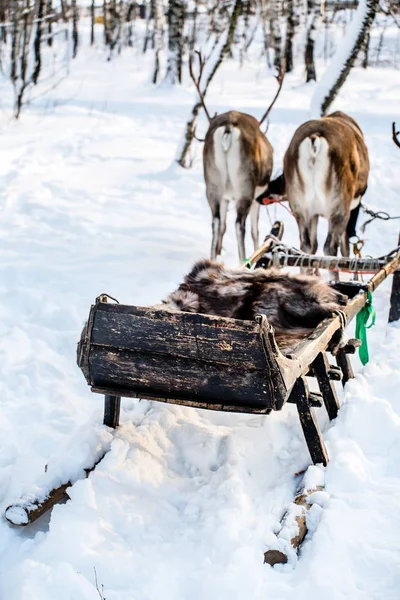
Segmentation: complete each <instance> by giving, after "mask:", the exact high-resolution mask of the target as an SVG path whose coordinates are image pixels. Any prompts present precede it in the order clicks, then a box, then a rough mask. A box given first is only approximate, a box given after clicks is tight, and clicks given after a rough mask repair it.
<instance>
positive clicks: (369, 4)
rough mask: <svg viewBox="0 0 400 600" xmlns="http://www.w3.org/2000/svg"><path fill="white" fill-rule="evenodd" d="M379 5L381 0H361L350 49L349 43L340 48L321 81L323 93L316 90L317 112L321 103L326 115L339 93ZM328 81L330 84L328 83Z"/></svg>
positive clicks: (351, 34)
mask: <svg viewBox="0 0 400 600" xmlns="http://www.w3.org/2000/svg"><path fill="white" fill-rule="evenodd" d="M378 7H379V0H360V2H359V4H358V8H357V10H356V13H355V15H354V18H353V21H352V23H351V28H350V30H349V32H348V34H347V35H348V36H349V41H350V42H351V43H350V50H349V51H347V52H346V49H347V48H348V46H347V44H346V45H344V46H342V47H340V48H339V51H338V53H337V54H336V55H335V57H334V59H333V63H332V68H331V69H330V68H329V67H328V71H327V73H326V75H324V78H323V80H322V81H321V84H320V86H321V91H322V93H321V92H319V90H318V89H317V90H316V92H319V93H318V94H316V95H315V96H314V98H313V112H316V110H317V106H318V104H319V106H320V113H321V114H323V115H324V114H325V113H326V111H327V110H328V108H329V106H330V105H331V104H332V102H333V101H334V99H335V98H336V96H337V95H338V93H339V90H340V88H341V87H342V85H343V84H344V82H345V81H346V79H347V76H348V75H349V73H350V71H351V69H352V67H353V66H354V63H355V61H356V59H357V56H358V54H359V52H360V50H361V48H362V47H363V45H364V43H365V38H366V36H367V34H368V32H369V31H370V29H371V25H372V23H373V21H374V19H375V14H376V11H377V9H378ZM328 83H329V85H327V84H328ZM325 90H327V91H325ZM320 94H321V95H320ZM321 96H322V97H321Z"/></svg>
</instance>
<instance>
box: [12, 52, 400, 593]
mask: <svg viewBox="0 0 400 600" xmlns="http://www.w3.org/2000/svg"><path fill="white" fill-rule="evenodd" d="M148 60H149V59H148V58H146V59H145V60H143V57H142V56H141V55H140V54H134V53H128V52H126V53H125V54H123V55H122V56H121V57H119V58H118V60H115V61H114V62H111V63H105V62H104V55H103V54H102V53H100V52H96V51H95V50H93V51H89V50H87V51H85V52H82V53H81V54H79V55H78V58H77V60H76V62H75V63H74V65H73V68H71V73H70V76H69V78H68V79H66V80H65V81H64V82H63V83H62V84H61V85H60V86H59V87H58V88H56V89H55V90H54V91H53V92H52V93H51V95H46V96H43V97H39V98H38V99H37V100H36V102H35V103H33V104H32V106H31V107H29V108H28V109H26V110H25V112H24V113H23V115H22V118H21V120H20V121H19V122H15V121H10V119H9V112H8V110H7V106H8V105H7V97H5V98H6V99H5V100H3V113H2V116H1V121H0V139H1V144H0V176H1V188H0V194H1V200H0V239H1V245H0V258H1V260H0V291H1V294H0V306H1V310H0V332H1V339H0V356H1V361H0V371H1V376H0V431H1V435H0V510H1V512H2V513H3V512H4V509H5V508H6V507H7V506H8V505H9V504H10V503H12V502H13V501H14V500H15V499H17V498H18V497H20V496H21V495H23V494H29V493H35V492H38V487H39V491H40V489H42V490H43V489H45V486H46V485H49V484H50V485H51V484H56V483H61V481H66V480H68V478H72V479H73V480H77V479H79V478H80V477H82V476H83V468H84V467H86V466H89V465H90V464H91V462H92V460H93V457H94V456H98V455H100V453H101V451H102V449H106V448H110V452H109V453H108V454H107V455H106V457H105V459H104V460H103V461H102V462H101V463H100V464H99V465H98V467H97V468H96V470H95V471H94V472H93V473H91V475H90V476H89V478H88V479H79V480H78V481H77V483H75V485H74V486H73V487H72V488H71V489H70V492H69V493H70V496H71V500H70V501H68V502H67V503H66V504H62V505H57V506H56V507H55V508H54V510H53V512H52V513H51V517H45V518H42V519H41V521H40V522H39V523H38V524H34V525H32V526H30V527H28V528H26V529H23V528H22V529H21V528H15V527H12V526H10V525H9V524H8V523H7V522H6V521H5V520H1V521H0V599H1V600H54V599H55V598H57V599H58V600H95V599H98V598H99V593H98V591H97V590H96V581H95V572H96V574H97V580H98V586H99V588H100V589H101V586H104V589H103V595H104V598H106V599H107V600H158V599H159V598H163V599H164V600H189V599H190V600H204V599H205V598H208V599H210V600H228V599H229V600H236V599H238V600H239V599H240V600H244V599H251V600H258V599H261V598H262V599H265V598H270V599H279V600H281V599H282V600H284V599H289V598H293V597H294V596H296V598H297V599H298V600H303V599H304V600H305V599H307V600H314V599H317V598H318V599H323V600H331V599H332V600H336V599H342V598H348V599H349V600H361V599H363V600H364V599H378V598H379V599H381V598H385V600H397V599H398V598H399V589H400V569H399V564H400V535H399V533H400V512H399V510H398V507H399V503H400V466H399V465H400V395H399V392H398V390H399V389H400V367H399V360H398V357H399V344H400V326H399V325H398V324H394V325H391V326H388V325H387V314H388V300H389V291H390V284H391V282H386V283H385V284H384V285H382V287H381V288H379V290H378V291H377V293H376V294H375V295H374V299H375V307H376V309H377V325H376V327H375V328H374V329H373V330H370V332H369V343H370V355H371V357H372V359H371V362H370V363H369V364H368V365H367V366H366V367H365V368H362V369H361V368H360V365H358V366H357V365H356V367H357V369H358V374H357V377H356V379H355V380H354V381H352V382H350V383H349V384H348V385H347V387H346V391H345V393H343V392H342V391H341V390H340V395H341V400H342V402H343V403H344V405H343V408H342V409H341V411H340V414H339V416H338V418H337V419H336V421H335V422H333V423H332V424H328V423H327V420H326V418H324V414H323V409H321V410H320V411H319V419H320V422H321V423H322V426H323V428H324V430H325V433H324V435H325V440H326V443H327V447H328V452H329V455H330V463H329V465H328V467H327V468H326V469H325V474H324V477H325V484H326V488H325V489H326V492H327V495H326V496H325V497H324V502H323V504H324V506H323V508H322V509H321V508H320V507H319V506H318V505H315V506H314V507H313V510H312V519H311V520H310V523H309V525H310V533H309V536H308V538H307V542H306V543H305V544H304V547H303V550H302V552H301V556H300V559H299V560H298V561H297V562H296V561H292V562H291V563H290V564H288V565H285V566H281V567H275V568H274V569H272V568H271V567H269V566H266V565H263V552H264V551H265V549H266V545H267V544H268V543H269V542H270V541H271V540H272V539H273V532H274V531H275V530H276V528H277V525H278V523H279V520H280V518H281V516H282V513H283V512H284V509H285V507H286V506H287V504H288V503H289V502H290V500H291V499H292V497H293V494H294V492H295V489H296V487H297V485H298V483H299V478H298V477H295V473H297V472H299V471H301V470H302V469H304V468H306V467H307V466H308V465H309V464H310V458H309V455H308V452H307V448H306V445H305V443H304V440H303V437H302V432H301V430H300V426H299V423H298V418H297V415H296V412H295V410H294V409H293V407H292V406H286V407H285V408H284V410H283V411H282V412H280V413H275V414H272V415H270V416H269V417H259V416H256V417H255V416H246V415H232V414H231V415H225V414H219V413H211V412H206V411H197V410H194V409H185V408H181V407H174V406H166V405H163V404H157V403H152V402H146V401H142V402H138V401H134V400H129V399H125V400H123V404H122V407H123V408H122V425H121V427H120V428H119V429H118V430H117V431H115V432H114V431H111V430H108V429H107V428H105V427H103V426H102V425H101V421H102V398H101V397H99V396H95V395H93V394H91V393H90V391H89V389H88V388H87V386H86V384H85V382H84V379H83V376H82V374H81V372H80V370H79V369H78V367H77V366H76V359H75V350H76V342H77V341H78V338H79V335H80V330H81V327H82V324H83V322H84V320H85V319H86V317H87V315H88V311H89V307H90V304H91V303H92V302H93V300H94V299H95V297H96V296H97V295H98V294H99V293H101V292H108V293H109V294H111V295H113V296H116V297H117V298H118V299H119V300H120V301H121V302H123V303H128V304H129V303H130V304H139V305H140V304H143V305H145V304H153V303H156V302H158V301H159V300H160V298H162V296H163V295H165V294H166V293H167V292H169V291H170V290H171V289H174V286H176V285H177V284H178V283H179V282H180V280H181V278H182V276H183V274H184V273H185V272H186V271H187V270H188V269H189V268H190V266H191V265H192V263H193V262H194V261H195V260H197V259H199V258H201V257H204V256H207V255H208V252H209V245H210V241H211V226H210V214H209V208H208V205H207V202H206V200H205V196H204V184H203V180H202V169H201V147H200V146H199V147H198V148H197V156H196V160H195V164H194V166H193V168H192V169H191V170H188V171H185V170H182V169H180V168H179V167H177V166H176V165H175V164H174V160H173V159H174V156H175V153H176V148H177V145H178V142H179V138H180V135H181V133H182V130H183V126H184V122H185V120H186V118H187V115H188V113H189V110H190V107H191V104H192V101H193V91H192V89H191V88H190V87H189V86H188V87H183V89H177V90H171V89H170V88H167V87H164V86H160V87H159V88H156V89H154V88H153V87H152V86H151V85H150V84H149V82H148V73H147V71H146V68H147V61H148ZM318 68H319V69H320V70H321V71H322V69H323V65H322V64H319V65H318ZM302 78H303V74H302V71H301V69H299V70H297V71H296V72H295V73H294V74H293V75H291V76H288V77H287V79H286V81H285V85H284V90H283V92H282V94H281V96H280V98H279V101H278V103H277V106H276V108H275V109H274V111H273V114H272V117H271V124H270V128H269V132H268V135H269V137H270V140H271V142H272V144H273V146H274V148H275V167H276V170H278V169H279V167H280V165H281V161H282V156H283V152H284V150H285V148H286V146H287V144H288V142H289V140H290V137H291V135H292V134H293V131H294V129H295V128H296V127H297V126H298V125H299V124H300V123H301V122H303V121H304V120H306V119H307V118H308V117H309V107H310V99H311V96H312V94H313V91H314V86H313V85H305V84H303V83H301V81H302ZM275 86H276V83H275V81H274V79H273V77H272V75H271V77H270V79H269V80H268V81H267V82H266V80H265V78H264V64H263V63H261V62H260V61H258V60H254V61H253V62H248V63H246V64H245V65H244V67H243V69H242V70H239V68H238V66H237V65H236V64H235V63H233V62H229V63H228V64H226V65H225V66H224V67H223V68H221V71H220V74H219V75H218V77H217V78H216V80H215V83H214V84H213V86H212V88H211V90H210V94H209V97H208V105H209V106H210V109H211V110H212V111H223V110H224V109H228V108H237V109H239V110H242V111H247V112H251V113H252V114H254V115H255V116H258V115H261V114H262V113H263V111H264V110H265V107H266V105H268V104H269V102H270V99H271V98H272V96H273V94H274V92H275ZM3 98H4V96H3ZM399 106H400V71H398V70H394V69H389V68H386V69H384V70H382V69H369V70H367V71H363V70H361V69H357V70H355V71H354V72H353V73H352V76H351V78H350V80H349V82H348V83H347V84H346V85H345V87H344V89H343V90H342V93H341V95H340V98H339V99H338V100H337V102H336V103H335V108H340V109H342V110H345V111H348V112H349V113H350V114H351V115H352V116H354V117H355V118H356V119H357V120H358V121H359V123H360V125H361V127H362V128H363V130H364V132H365V136H366V141H367V144H368V147H369V150H370V156H371V166H372V170H371V179H370V185H369V189H368V192H367V195H366V197H365V202H366V204H367V205H368V206H370V207H371V208H374V209H381V210H387V211H388V212H389V213H391V214H400V203H399V191H398V190H399V178H398V173H399V165H400V152H399V150H398V149H397V148H396V147H395V146H394V144H393V142H392V141H391V122H392V120H394V119H397V121H398V122H399V123H400V114H399ZM204 127H205V121H204V120H203V121H202V124H201V126H200V127H199V132H198V133H199V135H201V133H202V131H201V129H202V128H203V130H204ZM270 212H271V218H272V219H274V218H275V217H278V218H281V219H283V220H284V221H285V227H286V232H285V240H287V241H288V242H290V243H292V244H295V245H297V244H298V239H297V229H296V226H295V223H294V221H293V219H291V217H290V216H289V215H288V213H287V212H286V211H284V210H283V209H281V208H277V209H272V210H271V211H270ZM229 217H230V219H229V221H228V231H227V234H226V236H225V240H224V247H225V249H224V259H225V260H226V261H227V262H228V263H229V264H235V263H236V261H237V257H236V242H235V236H234V228H233V218H234V215H233V213H230V214H229ZM361 220H362V219H361ZM398 227H399V221H390V222H375V223H374V225H370V226H369V227H368V229H367V232H366V236H365V237H366V246H365V254H371V255H374V256H377V255H381V254H384V253H385V252H386V251H387V250H389V249H391V248H393V247H394V246H396V243H397V235H398ZM269 228H270V223H269V220H268V216H267V213H266V211H264V210H263V211H262V214H261V233H262V234H265V233H266V232H267V231H268V230H269ZM323 236H324V227H323V226H321V228H320V236H319V237H320V240H323ZM247 250H248V252H250V250H251V246H250V239H248V241H247ZM355 362H356V361H355ZM37 486H38V487H37Z"/></svg>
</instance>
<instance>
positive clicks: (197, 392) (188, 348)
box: [78, 223, 400, 465]
mask: <svg viewBox="0 0 400 600" xmlns="http://www.w3.org/2000/svg"><path fill="white" fill-rule="evenodd" d="M282 232H283V226H282V224H281V223H276V224H275V225H274V229H273V231H272V232H271V234H270V235H269V236H267V238H266V240H265V243H264V245H263V247H262V248H261V249H260V251H258V252H257V253H255V254H254V255H253V256H252V257H251V259H249V261H247V262H248V266H251V264H254V263H256V262H257V261H259V260H260V258H261V257H262V256H264V255H265V254H266V253H267V252H268V251H269V250H270V249H271V247H272V245H273V243H274V242H276V240H277V239H279V238H280V237H281V236H282ZM399 262H400V253H399V252H396V253H395V255H394V256H392V257H391V258H390V260H389V261H388V263H387V264H385V265H381V264H379V271H378V272H377V273H376V274H375V275H374V276H373V277H372V278H371V280H370V281H369V283H368V284H358V285H355V284H351V285H350V286H349V285H347V286H346V284H338V285H339V286H340V288H341V291H342V290H343V289H345V290H346V291H345V293H348V294H349V295H353V296H354V297H353V298H351V299H350V300H349V302H348V304H347V306H345V307H344V309H343V311H341V312H340V313H338V314H337V315H334V316H332V318H329V319H326V320H324V321H323V322H322V323H320V325H319V326H318V327H317V328H316V329H315V330H314V332H313V333H312V334H311V335H310V336H309V337H308V338H307V339H306V340H304V341H303V342H301V343H300V344H299V345H298V346H297V347H296V348H295V350H294V352H292V354H291V355H290V356H283V354H282V353H281V352H280V350H279V348H278V346H277V344H276V341H275V337H274V331H273V328H272V327H271V326H270V325H269V323H268V319H267V317H266V316H265V315H257V316H256V318H255V320H254V321H240V320H236V319H229V318H224V317H216V316H211V315H204V314H193V313H186V312H176V313H171V312H168V311H163V310H159V309H155V308H151V307H137V306H127V305H121V304H116V303H109V302H108V301H107V298H108V297H107V295H105V294H103V295H101V296H99V297H98V298H97V299H96V302H95V304H94V305H93V306H92V307H91V309H90V313H89V318H88V321H87V324H86V326H85V328H84V330H83V332H82V336H81V340H80V342H79V344H78V365H79V367H80V368H81V369H82V371H83V374H84V376H85V378H86V381H87V383H88V384H89V385H90V386H91V389H92V391H93V392H96V393H99V394H104V395H105V413H104V423H105V424H106V425H109V426H111V427H116V426H117V425H118V422H119V411H120V399H121V397H124V396H127V397H136V398H146V399H151V400H156V401H160V402H169V403H172V404H181V405H184V406H191V407H195V408H203V409H209V410H220V411H230V412H241V413H258V414H269V413H270V412H271V411H273V410H281V409H282V408H283V407H284V405H285V404H286V402H292V403H294V404H296V406H297V410H298V413H299V418H300V423H301V426H302V428H303V432H304V437H305V440H306V443H307V446H308V449H309V451H310V455H311V459H312V461H313V462H314V464H317V463H322V464H323V465H326V464H327V462H328V456H327V452H326V448H325V444H324V442H323V439H322V436H321V432H320V430H319V426H318V422H317V420H316V416H315V414H314V410H313V408H314V407H318V406H322V404H324V405H325V407H326V410H327V412H328V415H329V418H330V419H334V418H335V417H336V416H337V412H338V409H339V401H338V397H337V394H336V390H335V387H334V384H333V381H335V380H340V379H341V380H342V382H343V384H345V383H346V381H347V380H348V379H349V378H350V377H352V376H353V375H352V370H351V365H350V361H349V358H348V354H352V353H354V352H355V350H356V347H357V344H358V342H357V340H351V341H350V342H349V343H348V344H347V346H345V347H344V348H342V349H341V350H340V351H339V353H338V355H337V358H336V361H337V365H335V366H333V365H330V362H329V359H328V355H327V351H328V348H329V347H330V344H331V343H332V341H333V340H334V338H335V336H337V335H338V333H339V332H340V330H342V329H344V327H345V326H346V325H347V323H348V322H349V321H351V320H352V319H353V318H354V317H355V315H356V314H357V313H358V312H359V311H360V310H361V309H362V308H363V306H364V305H365V302H366V300H367V292H368V291H370V292H373V291H374V290H375V289H376V288H377V287H378V285H380V283H382V281H384V280H385V279H386V277H388V275H390V274H391V273H393V272H394V271H396V270H397V268H398V266H399ZM343 286H344V287H343ZM306 376H313V377H315V378H316V379H317V382H318V385H319V389H320V392H319V393H318V394H316V393H311V392H309V390H308V385H307V380H306Z"/></svg>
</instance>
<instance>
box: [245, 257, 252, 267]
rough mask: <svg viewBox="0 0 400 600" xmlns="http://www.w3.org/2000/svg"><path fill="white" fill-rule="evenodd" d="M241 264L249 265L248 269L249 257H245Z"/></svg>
mask: <svg viewBox="0 0 400 600" xmlns="http://www.w3.org/2000/svg"><path fill="white" fill-rule="evenodd" d="M243 264H245V265H246V267H249V269H250V268H251V260H250V259H249V258H245V259H244V261H243Z"/></svg>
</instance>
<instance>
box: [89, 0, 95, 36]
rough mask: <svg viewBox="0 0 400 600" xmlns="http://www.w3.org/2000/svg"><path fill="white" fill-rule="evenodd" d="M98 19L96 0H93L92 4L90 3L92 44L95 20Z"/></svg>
mask: <svg viewBox="0 0 400 600" xmlns="http://www.w3.org/2000/svg"><path fill="white" fill-rule="evenodd" d="M95 19H96V11H95V4H94V0H92V4H91V5H90V45H91V46H93V44H94V22H95Z"/></svg>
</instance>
